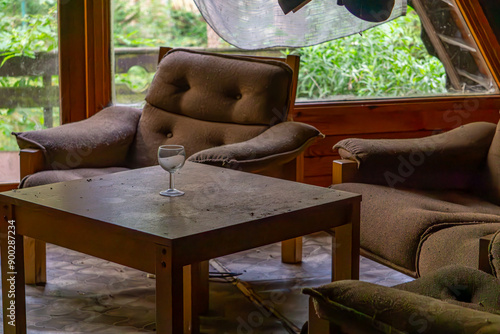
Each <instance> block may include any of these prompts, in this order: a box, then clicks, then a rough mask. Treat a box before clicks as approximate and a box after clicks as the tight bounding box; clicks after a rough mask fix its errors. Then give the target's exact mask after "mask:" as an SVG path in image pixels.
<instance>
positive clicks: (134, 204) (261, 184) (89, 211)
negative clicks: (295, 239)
mask: <svg viewBox="0 0 500 334" xmlns="http://www.w3.org/2000/svg"><path fill="white" fill-rule="evenodd" d="M168 185H169V176H168V173H167V172H166V171H164V170H163V169H161V167H160V166H154V167H148V168H142V169H135V170H131V171H125V172H119V173H114V174H109V175H105V176H102V177H94V178H89V179H81V180H75V181H70V182H61V183H54V184H50V185H44V186H38V187H32V188H27V189H19V190H13V191H8V192H3V193H0V202H3V203H5V204H13V205H15V206H23V207H30V208H34V207H39V208H42V207H43V208H51V209H55V210H57V211H59V212H66V213H70V214H74V215H78V216H82V217H86V218H90V219H93V220H97V221H100V222H102V223H107V224H114V225H119V226H121V227H124V228H127V229H131V230H137V231H140V232H143V233H146V234H148V235H150V236H155V237H159V238H161V239H163V240H165V239H168V240H176V239H183V238H185V237H187V236H192V235H196V234H203V233H208V232H213V231H217V230H218V229H231V227H236V226H239V225H242V224H245V223H251V222H252V221H261V222H262V227H263V228H265V219H266V218H268V217H273V216H288V217H289V218H290V217H292V216H290V214H293V213H299V212H303V213H304V214H307V210H308V209H311V208H321V206H323V205H328V204H329V203H332V202H342V201H346V202H350V201H351V200H355V199H358V200H359V198H360V196H359V195H357V194H352V193H348V192H342V191H336V190H332V189H327V188H322V187H317V186H311V185H307V184H301V183H297V182H292V181H286V180H281V179H276V178H271V177H265V176H261V175H256V174H251V173H244V172H240V171H234V170H229V169H224V168H219V167H212V166H207V165H202V164H197V163H191V162H186V164H185V166H184V167H183V168H182V169H181V170H179V171H178V172H177V173H176V175H175V185H176V188H178V189H180V190H182V191H184V192H185V195H184V196H180V197H170V198H169V197H164V196H160V195H159V192H160V191H161V190H164V189H167V188H168ZM306 216H307V215H306Z"/></svg>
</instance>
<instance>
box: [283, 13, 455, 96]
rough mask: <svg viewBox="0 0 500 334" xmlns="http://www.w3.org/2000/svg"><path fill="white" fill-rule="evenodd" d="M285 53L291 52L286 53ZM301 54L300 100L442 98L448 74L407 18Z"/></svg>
mask: <svg viewBox="0 0 500 334" xmlns="http://www.w3.org/2000/svg"><path fill="white" fill-rule="evenodd" d="M287 53H290V51H288V52H287ZM292 53H295V54H299V55H300V60H301V62H300V66H301V71H300V74H299V84H298V92H297V96H298V98H299V99H306V100H311V99H336V100H339V99H353V98H378V97H404V96H418V95H429V94H434V95H435V94H444V93H446V92H447V90H446V87H445V85H446V73H445V70H444V66H443V65H442V63H441V62H440V61H439V59H437V58H435V57H433V56H431V55H429V53H428V52H427V50H426V49H425V47H424V45H423V43H422V40H421V39H420V20H419V18H418V16H417V14H416V13H415V12H414V11H413V10H411V11H409V12H408V13H407V15H406V16H403V17H400V18H398V19H396V20H394V21H391V22H389V23H387V24H383V25H380V26H378V27H376V28H373V29H370V30H367V31H365V32H363V33H362V34H357V35H352V36H349V37H346V38H342V39H338V40H334V41H330V42H326V43H323V44H320V45H316V46H311V47H307V48H302V49H297V50H294V51H293V52H292Z"/></svg>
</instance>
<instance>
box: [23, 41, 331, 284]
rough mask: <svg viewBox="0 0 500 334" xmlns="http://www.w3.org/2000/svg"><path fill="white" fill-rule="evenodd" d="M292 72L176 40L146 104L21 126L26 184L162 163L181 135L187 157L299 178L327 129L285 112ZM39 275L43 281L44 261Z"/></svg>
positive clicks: (293, 77)
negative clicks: (52, 124)
mask: <svg viewBox="0 0 500 334" xmlns="http://www.w3.org/2000/svg"><path fill="white" fill-rule="evenodd" d="M296 60H297V59H296ZM296 64H297V67H298V61H296ZM295 70H297V68H295ZM296 78H297V73H296V71H295V72H294V71H292V69H291V68H290V66H288V65H287V64H286V63H285V62H283V61H276V60H271V59H267V58H258V59H255V58H250V57H243V56H230V55H221V54H213V53H206V52H198V51H192V50H185V49H173V50H171V51H169V52H168V53H167V54H166V55H165V56H164V57H163V59H162V60H161V61H160V63H159V65H158V70H157V72H156V74H155V77H154V79H153V82H152V84H151V86H150V89H149V91H148V93H147V96H146V104H145V106H144V108H143V109H142V110H139V109H135V108H130V107H124V106H111V107H108V108H105V109H104V110H102V111H100V112H99V113H97V114H96V115H94V116H92V117H90V118H88V119H86V120H83V121H80V122H75V123H71V124H66V125H62V126H60V127H56V128H52V129H46V130H40V131H31V132H23V133H15V135H16V137H17V141H18V144H19V147H20V148H21V149H22V151H21V173H22V174H24V175H25V177H24V178H23V179H22V181H21V185H20V187H32V186H37V185H42V184H48V183H53V182H60V181H69V180H74V179H79V178H90V177H95V176H99V175H103V174H108V173H114V172H119V171H123V170H127V169H131V168H141V167H147V166H152V165H156V164H157V150H158V147H159V146H160V145H165V144H180V145H184V147H185V150H186V156H187V157H188V160H189V161H194V162H198V163H204V164H210V165H215V166H220V167H226V168H233V169H238V170H242V171H246V172H256V173H262V174H266V175H270V176H277V177H282V178H287V179H291V180H296V174H297V173H299V171H298V170H296V160H297V159H299V157H300V155H301V153H302V152H303V151H304V150H305V149H306V148H307V147H308V146H309V145H311V144H312V143H313V142H314V141H315V140H316V139H317V138H319V137H321V136H322V135H321V133H320V132H319V131H318V130H317V129H316V128H314V127H312V126H309V125H307V124H303V123H298V122H293V121H287V119H288V116H289V110H290V108H291V107H292V106H293V105H294V102H295V101H294V99H295V88H296V81H295V80H296ZM38 248H40V247H38ZM41 248H44V247H41ZM41 256H44V254H43V253H42V254H41ZM34 261H35V263H36V259H35V260H34ZM29 275H30V274H29V273H27V276H28V278H27V281H30V279H29V277H30V276H29ZM35 276H36V277H35V281H44V273H43V272H40V270H37V271H36V273H35Z"/></svg>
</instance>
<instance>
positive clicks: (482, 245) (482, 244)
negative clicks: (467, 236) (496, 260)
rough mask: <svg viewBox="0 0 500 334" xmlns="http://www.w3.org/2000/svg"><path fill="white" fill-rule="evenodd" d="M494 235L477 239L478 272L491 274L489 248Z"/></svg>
mask: <svg viewBox="0 0 500 334" xmlns="http://www.w3.org/2000/svg"><path fill="white" fill-rule="evenodd" d="M494 236H495V234H489V235H486V236H484V237H482V238H481V239H479V270H482V271H484V272H487V273H488V274H492V273H493V272H492V269H491V265H490V255H489V251H488V249H489V247H490V243H491V241H492V240H493V237H494Z"/></svg>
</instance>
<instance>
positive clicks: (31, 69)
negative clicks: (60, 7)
mask: <svg viewBox="0 0 500 334" xmlns="http://www.w3.org/2000/svg"><path fill="white" fill-rule="evenodd" d="M0 25H1V28H0V36H1V37H0V118H1V122H0V182H4V181H16V180H19V162H18V153H17V152H16V151H19V149H18V146H17V143H16V140H15V138H14V136H12V135H11V132H12V131H28V130H34V129H42V128H50V127H53V126H57V125H59V88H58V59H57V1H56V0H45V1H33V0H11V1H0Z"/></svg>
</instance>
